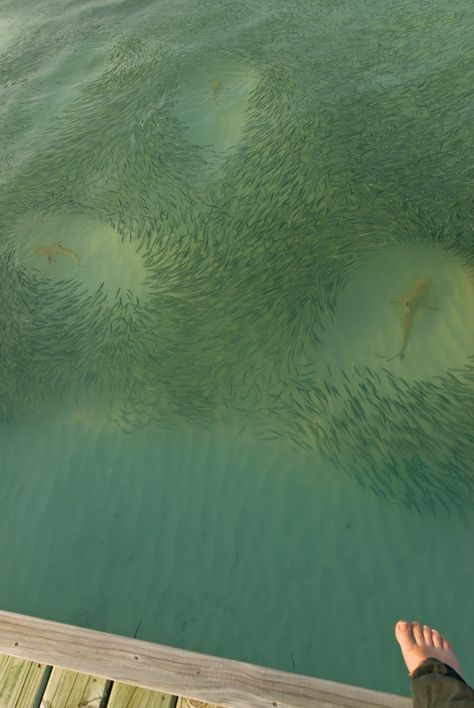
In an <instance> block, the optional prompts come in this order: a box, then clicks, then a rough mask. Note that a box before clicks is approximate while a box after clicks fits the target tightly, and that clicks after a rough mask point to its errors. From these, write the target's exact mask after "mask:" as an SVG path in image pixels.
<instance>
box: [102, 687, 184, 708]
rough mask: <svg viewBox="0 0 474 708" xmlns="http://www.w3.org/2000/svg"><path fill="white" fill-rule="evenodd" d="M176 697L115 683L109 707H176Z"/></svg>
mask: <svg viewBox="0 0 474 708" xmlns="http://www.w3.org/2000/svg"><path fill="white" fill-rule="evenodd" d="M175 707H176V697H175V696H170V695H168V694H165V693H155V692H153V691H149V690H148V689H146V688H138V687H137V686H127V685H125V684H124V683H114V685H113V687H112V691H111V693H110V698H109V702H108V703H107V708H175Z"/></svg>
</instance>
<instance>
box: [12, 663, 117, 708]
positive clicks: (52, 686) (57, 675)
mask: <svg viewBox="0 0 474 708" xmlns="http://www.w3.org/2000/svg"><path fill="white" fill-rule="evenodd" d="M105 684H106V680H105V679H101V678H97V677H96V676H88V675H87V674H78V673H76V672H75V671H67V670H65V669H59V668H57V667H55V668H53V670H52V672H51V676H50V677H49V681H48V684H47V686H46V689H45V692H44V694H43V698H42V701H41V708H78V707H83V708H86V707H87V708H99V705H100V702H101V700H102V696H103V694H104V689H105ZM19 708H23V706H20V707H19ZM25 708H26V704H25Z"/></svg>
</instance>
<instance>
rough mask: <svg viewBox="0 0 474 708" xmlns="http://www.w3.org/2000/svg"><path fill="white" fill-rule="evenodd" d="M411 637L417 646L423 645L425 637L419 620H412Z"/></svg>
mask: <svg viewBox="0 0 474 708" xmlns="http://www.w3.org/2000/svg"><path fill="white" fill-rule="evenodd" d="M412 626H413V639H414V640H415V642H416V643H417V644H418V646H419V647H422V646H424V645H425V638H424V636H423V629H422V627H421V625H420V623H419V622H413V625H412Z"/></svg>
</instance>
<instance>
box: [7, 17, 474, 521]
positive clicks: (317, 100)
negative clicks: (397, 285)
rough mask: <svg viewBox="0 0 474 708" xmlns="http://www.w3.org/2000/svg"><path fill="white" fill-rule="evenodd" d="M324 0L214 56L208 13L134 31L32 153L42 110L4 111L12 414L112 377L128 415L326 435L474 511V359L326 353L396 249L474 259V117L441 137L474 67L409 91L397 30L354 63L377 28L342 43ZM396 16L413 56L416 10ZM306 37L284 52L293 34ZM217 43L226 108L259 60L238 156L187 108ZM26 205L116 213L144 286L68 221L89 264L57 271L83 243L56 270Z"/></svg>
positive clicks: (360, 476)
mask: <svg viewBox="0 0 474 708" xmlns="http://www.w3.org/2000/svg"><path fill="white" fill-rule="evenodd" d="M312 5H313V4H312V3H303V5H302V7H301V8H300V12H299V13H298V17H295V16H294V15H293V14H291V15H290V14H288V15H286V14H285V13H284V12H283V11H282V12H281V13H280V14H279V15H278V16H275V17H273V18H271V19H268V18H267V20H266V24H263V26H259V27H254V26H250V27H248V28H247V31H246V33H245V32H243V33H242V34H241V35H239V37H230V36H229V37H228V38H227V41H226V43H225V46H220V45H218V43H216V46H215V48H213V50H212V51H210V50H209V49H206V50H205V51H204V50H201V51H200V52H199V49H198V48H195V49H194V50H193V51H191V50H190V55H192V56H188V55H187V54H186V53H185V52H182V53H181V54H176V53H174V50H173V41H172V40H173V37H174V40H175V41H176V42H178V40H179V42H181V44H182V46H185V44H186V41H187V38H189V37H190V36H191V35H192V33H195V32H198V31H199V29H200V28H199V27H198V28H197V29H196V26H195V25H193V24H192V23H191V21H190V20H189V21H188V20H185V19H184V18H183V26H182V27H180V28H176V27H174V26H172V25H171V24H170V25H166V20H163V22H164V27H162V32H164V33H166V32H167V33H168V34H167V35H166V36H168V38H169V41H168V42H157V41H155V40H154V39H153V32H152V29H149V31H148V34H147V28H146V27H142V28H141V31H140V33H138V32H137V34H136V36H135V35H134V34H133V32H131V33H130V36H128V37H126V38H122V39H120V40H116V41H115V42H114V44H113V46H112V47H111V49H110V51H109V52H108V54H107V56H106V61H105V63H104V67H103V70H102V71H101V72H99V73H98V75H97V76H96V77H95V78H94V79H93V80H91V81H90V82H89V84H88V85H87V86H86V87H85V88H84V89H83V91H82V92H81V93H80V94H78V96H77V97H76V98H75V99H74V100H73V101H72V103H71V105H69V106H65V107H63V109H62V111H61V114H60V115H59V116H58V117H56V118H55V120H54V122H52V124H51V126H50V127H49V128H48V129H47V130H46V132H45V134H44V135H43V137H42V140H41V142H39V144H38V145H37V146H36V149H35V151H34V152H33V153H32V154H30V155H29V156H28V157H27V158H23V159H21V160H20V159H19V156H18V155H16V154H15V147H14V146H15V145H16V144H21V141H22V139H26V137H27V135H28V133H29V131H31V130H32V129H33V128H34V126H33V124H32V118H31V116H30V114H29V112H28V111H27V109H26V107H25V104H24V103H22V101H21V100H17V101H15V100H14V98H12V103H11V105H12V108H11V111H10V112H9V110H7V109H5V115H4V120H3V123H2V127H1V128H0V148H1V150H2V155H3V162H2V163H0V167H1V168H2V189H1V192H0V321H1V333H2V334H1V339H0V361H1V367H0V418H1V420H2V423H3V424H7V423H8V421H9V420H11V419H13V418H15V417H16V416H17V415H18V414H20V413H22V412H24V411H27V410H28V409H29V408H30V407H33V406H35V405H37V404H38V403H39V402H44V401H48V400H52V399H57V398H59V397H61V396H63V395H65V394H69V393H78V394H82V393H83V392H84V391H91V392H95V393H99V394H100V395H101V396H103V397H104V398H106V399H107V400H110V401H111V411H113V414H112V413H111V415H113V418H114V420H115V421H116V423H117V425H118V426H120V428H122V429H125V430H130V431H132V430H134V429H135V428H137V427H144V426H150V425H155V426H160V427H169V428H174V427H176V428H179V427H184V426H203V427H205V428H208V429H212V427H213V426H215V425H216V424H221V423H224V424H228V425H229V426H232V427H234V428H235V429H236V430H240V431H245V432H247V433H248V434H250V435H254V436H258V437H259V438H263V439H266V440H272V439H276V440H280V441H283V442H284V443H285V444H288V445H289V446H291V447H292V448H294V449H296V450H297V451H309V452H310V453H311V452H315V453H319V454H322V455H323V456H324V457H325V458H327V459H328V460H330V461H331V462H332V463H333V464H334V465H335V467H336V468H338V469H340V470H342V471H343V472H345V473H348V474H350V475H351V476H352V477H353V478H354V479H356V480H357V482H358V483H359V484H361V485H362V486H363V487H365V488H367V489H370V490H372V491H373V492H375V493H376V494H377V495H379V496H381V497H383V498H386V499H388V500H391V501H400V502H403V503H405V504H407V505H408V506H410V507H411V508H413V509H417V510H423V509H424V508H426V507H430V508H436V507H437V506H439V505H443V506H445V507H447V508H451V507H452V506H453V505H454V506H455V507H457V508H458V509H462V508H463V507H464V506H465V505H466V503H467V502H468V501H469V500H470V499H471V496H472V489H473V486H474V485H473V483H474V463H473V460H474V428H473V425H472V421H473V419H474V356H471V357H467V358H466V360H465V363H464V365H463V366H462V367H457V369H456V370H453V369H447V370H446V371H445V373H444V375H442V376H438V377H432V378H418V379H415V380H414V379H413V378H410V379H408V378H407V379H405V378H404V377H403V376H402V375H400V374H399V373H398V372H399V369H397V373H395V371H394V370H392V369H391V366H390V363H389V362H385V361H382V360H377V359H376V358H375V357H374V358H373V359H371V360H370V361H368V362H367V365H366V366H358V365H357V366H356V365H354V366H352V367H348V368H342V369H341V368H340V367H337V366H331V365H330V364H325V365H324V367H319V366H318V365H317V354H318V351H320V349H321V348H322V347H323V346H324V342H325V323H326V322H327V319H328V317H329V318H330V319H332V320H333V321H334V322H335V323H336V324H337V318H338V302H339V298H340V296H341V293H343V292H344V289H345V288H346V287H347V285H348V284H349V283H350V282H351V280H352V278H353V277H354V275H355V274H356V273H357V272H359V271H360V269H361V268H363V267H364V264H365V263H366V262H367V260H368V259H369V258H370V257H371V256H374V255H376V254H378V253H380V252H381V251H382V250H383V249H386V248H388V247H390V246H392V245H394V244H400V243H407V244H414V243H417V244H421V245H422V246H424V247H426V249H430V248H432V247H433V248H434V247H436V248H438V249H441V251H442V252H443V253H445V254H446V257H447V258H454V259H456V260H457V261H458V262H459V263H461V264H462V266H463V268H465V270H466V271H467V272H468V273H469V274H470V275H471V276H472V277H474V245H473V244H474V242H473V240H472V214H471V213H470V212H469V193H468V190H467V189H466V188H465V187H463V188H461V187H460V185H462V184H466V183H467V182H468V179H467V178H468V172H469V170H471V180H472V166H471V167H469V164H468V162H467V161H465V159H464V158H465V152H466V151H467V149H466V147H465V142H466V140H468V139H469V138H468V135H467V128H466V127H465V126H464V125H463V124H462V123H461V122H459V123H456V122H454V124H452V123H448V121H447V122H446V128H445V130H444V133H443V131H442V130H441V131H440V135H441V133H442V138H443V140H442V142H443V150H444V152H442V151H440V150H439V149H435V148H436V146H434V147H433V149H431V150H427V149H426V140H425V139H423V138H422V137H421V136H423V135H425V134H426V131H427V126H428V125H431V124H430V123H429V122H428V117H429V114H430V106H434V105H436V106H437V107H438V110H439V112H440V114H442V112H443V109H442V106H448V105H449V106H450V110H451V111H453V113H454V112H455V107H456V106H458V107H459V109H460V110H461V109H462V107H463V106H464V101H465V95H464V93H463V91H464V88H463V86H464V85H463V84H462V82H461V81H459V82H458V83H457V84H456V82H447V81H446V77H441V78H437V77H436V75H433V76H430V77H428V78H426V77H423V76H421V77H416V76H413V80H412V81H411V82H408V83H407V84H406V85H404V86H403V87H402V89H400V87H399V86H397V85H390V86H382V84H381V85H380V86H379V87H378V88H377V84H376V83H374V81H372V83H371V84H370V86H369V85H368V83H367V77H369V76H370V68H371V67H373V66H376V63H375V48H373V47H370V46H367V47H366V51H365V54H364V53H363V52H362V50H361V51H360V53H359V55H358V56H359V61H355V59H354V57H353V59H354V60H349V59H350V56H349V55H350V54H351V52H353V54H354V56H356V55H357V47H356V46H353V47H352V49H350V48H349V49H347V50H346V53H345V52H343V51H342V50H341V51H338V52H336V53H331V52H332V51H333V49H332V48H331V46H330V44H329V43H327V44H326V45H325V44H324V41H325V40H324V37H325V35H324V32H322V31H321V30H320V28H319V25H318V22H319V21H320V20H321V15H318V17H316V14H317V13H314V12H313V7H312ZM214 12H215V13H217V14H216V18H215V21H216V23H217V22H222V21H224V20H225V21H227V22H229V24H230V25H231V24H232V17H230V16H226V13H228V14H230V15H232V10H231V9H230V8H227V10H226V11H225V12H224V10H222V9H221V10H217V9H214ZM204 14H205V13H204ZM217 15H218V16H217ZM206 17H207V21H209V17H208V16H207V15H206ZM318 18H319V19H318ZM211 19H212V18H211ZM461 24H462V23H461V22H460V24H459V32H460V33H462V31H463V30H462V27H461ZM201 29H202V28H201ZM379 29H380V41H381V42H382V43H384V42H385V41H387V44H386V45H384V46H385V51H386V52H389V48H388V47H389V44H388V39H387V38H388V37H389V35H390V32H391V31H393V28H392V29H391V28H390V27H389V26H387V27H385V26H383V23H382V24H381V26H380V28H379ZM179 31H181V35H180V34H179ZM97 32H98V35H97V38H99V39H100V31H99V30H97ZM265 32H267V33H268V35H269V37H272V41H270V40H269V41H268V42H267V41H265ZM413 32H415V29H414V30H413ZM173 33H175V35H173ZM42 36H43V35H42V34H41V32H40V31H39V30H38V34H37V35H35V36H34V37H23V38H22V39H21V41H19V42H18V43H17V44H15V45H14V46H12V47H11V48H8V49H7V50H4V52H3V61H2V64H1V69H0V78H1V80H2V82H3V84H4V85H5V87H6V88H5V90H6V91H11V94H12V96H13V97H14V96H15V87H16V86H17V85H18V84H21V83H22V82H27V81H31V79H27V78H26V77H27V76H30V73H29V72H31V71H32V66H33V65H34V61H35V55H34V51H33V49H32V46H36V47H37V48H38V49H37V51H38V52H39V53H40V52H41V46H42V45H41V42H42V41H43V39H42ZM104 36H105V34H104ZM138 36H140V38H138ZM295 36H298V42H296V43H295V44H294V46H293V52H292V54H291V56H285V58H284V60H282V59H281V51H280V46H279V42H278V41H277V40H278V38H280V39H281V41H283V40H285V41H286V42H288V41H292V40H291V38H292V37H295ZM352 36H353V40H352V41H354V42H356V41H357V40H356V38H355V35H352ZM32 39H33V40H34V42H33V41H31V40H32ZM313 40H314V42H316V40H318V41H319V45H318V49H317V50H314V51H313V53H312V52H311V51H308V46H309V47H312V46H313V43H314V42H313ZM55 41H56V43H57V44H59V45H61V43H64V44H65V43H66V42H67V36H66V37H62V36H60V35H59V34H58V36H57V37H56V38H55ZM316 43H317V42H316ZM44 46H46V40H44ZM61 46H62V45H61ZM61 46H59V47H58V48H59V49H61ZM325 52H326V55H325ZM362 55H363V57H364V61H362ZM387 56H388V55H387ZM331 58H332V60H333V61H334V62H336V64H335V65H334V66H332V67H331V64H330V61H329V59H331ZM459 61H461V59H460V60H459ZM196 62H201V63H202V64H203V66H204V67H205V68H206V67H208V70H207V71H205V72H204V73H205V74H207V75H208V81H207V82H203V83H202V85H201V86H197V87H196V89H195V91H196V97H197V98H196V101H197V109H199V111H200V112H201V113H203V114H205V113H206V111H207V112H209V114H210V115H212V116H213V118H212V119H213V120H217V121H218V120H219V111H220V110H223V106H224V105H225V101H226V95H227V98H228V94H229V93H230V92H231V91H232V85H233V83H232V82H233V81H236V79H235V77H233V76H232V75H229V74H227V75H220V73H219V67H220V66H221V65H222V62H226V66H227V67H228V66H230V65H232V64H234V65H235V72H236V73H235V75H236V76H239V75H240V74H241V73H242V72H245V71H246V67H250V66H251V67H253V70H254V71H255V72H256V75H257V76H258V81H257V83H256V86H255V87H254V88H253V89H252V90H251V91H249V93H248V96H247V97H246V106H245V124H244V126H243V128H242V129H241V132H240V133H239V135H238V140H236V145H235V146H234V147H233V148H232V149H231V150H228V151H226V152H225V153H221V152H219V150H218V146H217V145H213V144H212V142H211V143H210V144H206V145H204V144H199V143H193V140H192V135H191V136H190V135H189V125H187V124H186V116H183V115H181V114H177V113H176V110H175V107H176V104H177V101H178V99H179V96H180V90H181V88H180V86H181V85H182V79H183V77H185V76H186V72H189V66H190V65H194V64H195V63H196ZM364 62H365V63H364ZM453 62H454V63H456V59H453ZM459 66H461V65H459ZM459 66H458V67H457V70H458V71H460V69H459ZM328 67H329V69H328ZM329 74H330V76H329ZM372 78H373V77H372ZM467 84H468V82H466V86H467ZM465 90H466V92H467V88H466V89H465ZM415 105H416V106H417V109H416V111H418V113H416V111H415V108H414V106H415ZM415 115H417V120H415V118H414V116H415ZM216 116H217V117H216ZM400 116H403V119H401V118H400ZM470 139H471V141H472V137H471V138H470ZM461 144H462V145H464V147H463V148H462V150H461V148H460V147H459V145H461ZM456 145H457V147H456ZM12 146H13V147H12ZM424 146H425V147H424ZM434 153H436V168H437V169H435V157H434ZM421 175H424V178H423V180H422V179H421ZM463 190H464V191H463ZM26 211H27V212H29V213H33V214H35V215H36V217H37V218H39V219H42V218H46V217H49V216H51V215H62V216H67V215H74V216H77V215H83V216H86V217H92V218H94V219H95V220H96V221H98V222H100V223H102V224H104V226H108V227H109V228H110V227H112V228H113V229H114V230H115V232H116V235H117V244H119V245H120V243H124V242H127V243H129V244H131V245H132V246H133V249H134V250H135V251H136V254H137V257H139V259H141V263H142V267H143V279H142V281H143V282H142V283H141V284H140V287H137V288H136V289H133V288H125V287H124V288H120V287H119V288H117V290H116V292H114V295H113V296H111V295H110V294H108V293H107V292H106V290H107V288H106V285H107V273H105V275H104V283H103V284H101V283H98V284H97V287H90V285H88V284H87V283H86V281H85V279H84V278H85V276H84V274H85V273H86V271H87V266H82V263H81V261H80V260H79V257H80V256H82V255H83V254H82V253H80V248H78V247H75V248H74V249H72V248H68V246H70V244H68V238H67V233H65V234H61V237H60V238H58V239H57V241H60V242H61V244H62V247H63V248H64V249H68V250H69V251H70V253H69V255H70V256H71V252H72V256H71V261H72V260H73V259H74V258H76V251H77V258H76V260H77V268H78V269H77V274H75V273H73V274H72V275H71V276H69V277H64V278H63V277H59V276H58V275H56V273H59V272H60V270H57V269H58V268H60V264H61V260H60V259H61V257H62V256H61V251H60V249H59V248H57V249H56V250H55V251H51V250H50V251H48V250H46V251H37V252H36V254H34V255H35V257H37V259H38V263H39V262H40V258H41V257H42V256H43V257H44V256H46V258H45V259H43V261H42V262H44V263H46V262H47V261H49V264H48V265H47V267H43V268H42V269H41V270H40V269H38V268H36V267H35V265H34V263H35V262H34V261H31V259H30V260H29V261H28V260H25V259H23V258H22V255H21V253H24V252H26V251H25V249H26V250H27V251H28V253H31V252H33V250H34V247H35V246H36V247H37V246H38V243H37V242H34V243H33V241H32V242H31V244H30V243H29V242H28V238H29V234H28V233H25V230H24V229H22V228H20V226H19V224H21V220H22V218H23V217H24V214H25V212H26ZM36 217H35V218H36ZM86 236H87V234H85V235H84V238H86ZM55 244H56V241H51V243H44V244H40V246H41V248H49V247H50V246H54V245H55ZM118 247H119V246H118ZM22 249H23V250H22ZM63 255H64V251H63ZM81 260H82V259H81ZM111 260H112V261H113V254H112V256H111ZM79 264H81V265H79ZM75 265H76V264H75V262H72V266H75ZM72 266H71V267H72ZM110 267H111V268H113V262H112V263H111V265H110ZM47 268H50V272H51V275H49V274H48V270H47ZM422 271H423V269H422ZM53 274H54V275H53ZM423 274H424V272H420V276H421V275H423ZM112 402H113V404H112Z"/></svg>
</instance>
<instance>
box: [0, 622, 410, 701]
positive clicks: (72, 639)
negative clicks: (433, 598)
mask: <svg viewBox="0 0 474 708" xmlns="http://www.w3.org/2000/svg"><path fill="white" fill-rule="evenodd" d="M2 652H3V653H6V654H12V655H15V656H18V657H21V658H24V659H31V660H34V661H39V662H45V663H47V664H50V665H52V666H61V667H63V668H68V669H71V670H73V671H80V672H82V673H87V674H93V675H96V676H102V677H104V678H109V679H113V680H115V681H118V682H121V683H130V684H133V685H136V686H141V687H143V688H149V689H151V690H154V691H159V692H161V693H168V694H171V695H175V696H176V695H178V696H183V697H184V698H193V699H195V700H200V701H205V702H206V703H211V704H212V703H215V704H216V705H218V706H223V707H225V708H227V707H228V708H249V706H251V708H269V707H271V706H277V707H278V708H410V706H411V700H410V699H409V698H402V697H401V696H394V695H391V694H388V693H381V692H379V691H370V690H368V689H365V688H358V687H355V686H348V685H346V684H340V683H335V682H333V681H325V680H323V679H316V678H312V677H309V676H300V675H297V674H290V673H286V672H284V671H276V670H274V669H267V668H264V667H261V666H254V665H253V664H245V663H242V662H239V661H232V660H229V659H221V658H218V657H214V656H207V655H204V654H198V653H196V652H191V651H185V650H183V649H174V648H172V647H166V646H162V645H160V644H152V643H151V642H144V641H142V640H140V639H129V638H127V637H119V636H116V635H113V634H106V633H105V632H97V631H94V630H90V629H84V628H82V627H72V626H70V625H67V624H60V623H58V622H51V621H48V620H41V619H37V618H35V617H27V616H24V615H17V614H14V613H11V612H0V653H2Z"/></svg>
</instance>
